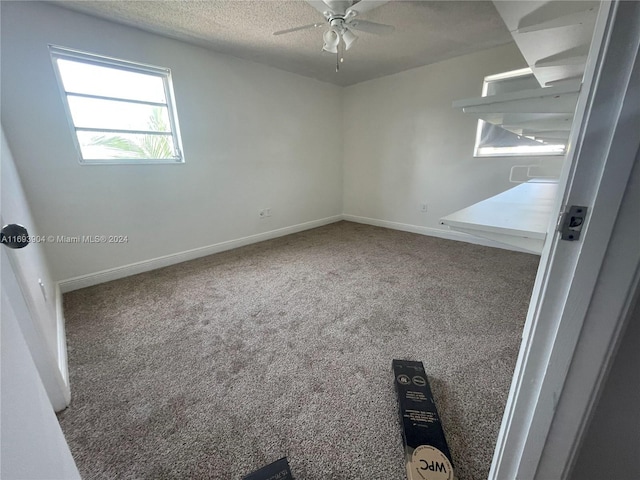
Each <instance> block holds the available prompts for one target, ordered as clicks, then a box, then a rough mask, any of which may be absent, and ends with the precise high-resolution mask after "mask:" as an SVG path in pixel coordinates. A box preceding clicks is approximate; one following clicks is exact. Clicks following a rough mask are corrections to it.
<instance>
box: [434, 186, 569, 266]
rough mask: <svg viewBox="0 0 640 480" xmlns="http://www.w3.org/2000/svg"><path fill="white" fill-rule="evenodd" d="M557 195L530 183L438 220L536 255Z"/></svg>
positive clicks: (552, 191) (538, 252) (552, 187)
mask: <svg viewBox="0 0 640 480" xmlns="http://www.w3.org/2000/svg"><path fill="white" fill-rule="evenodd" d="M557 191H558V184H557V183H556V182H549V181H540V180H532V181H530V182H527V183H522V184H520V185H518V186H516V187H514V188H512V189H510V190H507V191H506V192H502V193H500V194H498V195H495V196H493V197H490V198H487V199H486V200H483V201H481V202H479V203H476V204H474V205H471V206H470V207H467V208H464V209H462V210H459V211H457V212H454V213H452V214H451V215H447V216H446V217H443V218H441V219H440V222H441V223H442V224H443V225H447V226H449V228H451V229H453V230H458V231H461V232H464V233H469V234H471V235H476V236H479V237H483V238H488V239H490V240H494V241H497V242H500V243H504V244H507V245H513V246H516V247H519V248H522V249H524V250H526V251H528V252H531V253H536V254H538V255H539V254H540V253H541V252H542V246H543V245H544V241H545V238H546V234H547V228H548V226H549V221H550V220H551V216H552V214H553V211H552V210H553V205H554V201H555V198H556V194H557Z"/></svg>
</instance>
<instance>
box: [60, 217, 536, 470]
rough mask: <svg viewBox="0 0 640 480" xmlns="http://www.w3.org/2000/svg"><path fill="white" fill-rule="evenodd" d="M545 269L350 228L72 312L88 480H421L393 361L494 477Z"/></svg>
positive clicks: (208, 260) (109, 295) (158, 277)
mask: <svg viewBox="0 0 640 480" xmlns="http://www.w3.org/2000/svg"><path fill="white" fill-rule="evenodd" d="M537 264H538V257H536V256H534V255H527V254H521V253H514V252H509V251H504V250H498V249H492V248H487V247H481V246H477V245H470V244H465V243H461V242H453V241H447V240H442V239H437V238H431V237H426V236H421V235H416V234H411V233H406V232H398V231H393V230H387V229H383V228H377V227H372V226H367V225H359V224H354V223H348V222H339V223H336V224H332V225H328V226H325V227H321V228H317V229H314V230H309V231H306V232H302V233H298V234H295V235H289V236H287V237H282V238H279V239H275V240H270V241H267V242H263V243H260V244H255V245H250V246H247V247H243V248H240V249H237V250H232V251H228V252H224V253H220V254H216V255H212V256H209V257H205V258H201V259H198V260H194V261H190V262H186V263H182V264H180V265H175V266H172V267H167V268H163V269H161V270H156V271H153V272H148V273H144V274H141V275H136V276H133V277H129V278H125V279H122V280H117V281H114V282H110V283H106V284H102V285H98V286H95V287H91V288H86V289H82V290H78V291H75V292H71V293H68V294H66V295H65V296H64V308H65V315H66V320H67V335H68V344H69V365H70V375H71V388H72V395H73V399H72V402H71V406H70V407H69V408H68V409H67V410H65V411H64V412H63V413H61V414H60V415H59V419H60V423H61V425H62V429H63V431H64V433H65V436H66V438H67V440H68V442H69V445H70V447H71V451H72V452H73V455H74V457H75V459H76V462H77V464H78V467H79V469H80V472H81V474H82V476H83V478H85V479H94V478H148V479H169V478H189V479H197V478H216V479H239V478H241V477H242V476H243V475H244V474H247V473H249V472H251V471H253V470H255V469H257V468H259V467H261V466H262V465H264V464H266V463H269V462H272V461H274V460H276V459H278V458H280V457H282V456H287V457H288V458H289V461H290V464H291V469H292V471H293V473H294V476H295V477H296V478H297V479H299V480H320V479H323V480H324V479H381V480H385V479H388V480H392V479H402V478H404V475H405V473H404V464H403V456H402V443H401V433H400V422H399V419H398V413H397V402H396V396H395V391H394V379H393V375H392V373H391V360H392V359H393V358H406V359H414V360H420V361H423V362H424V365H425V368H426V370H427V373H428V375H429V380H430V382H431V387H432V390H433V393H434V396H435V400H436V404H437V406H438V410H439V413H440V416H441V418H442V421H443V424H444V429H445V433H446V436H447V439H448V442H449V446H450V449H451V452H452V455H453V460H454V465H455V467H456V470H457V475H458V478H459V479H460V480H464V479H481V478H486V476H487V474H488V471H489V466H490V463H491V457H492V453H493V448H494V444H495V441H496V437H497V432H498V429H499V424H500V420H501V418H502V412H503V410H504V405H505V402H506V398H507V393H508V389H509V385H510V382H511V376H512V372H513V368H514V366H515V360H516V356H517V352H518V348H519V342H520V334H521V332H522V327H523V324H524V319H525V315H526V310H527V305H528V302H529V297H530V293H531V289H532V286H533V280H534V277H535V272H536V268H537Z"/></svg>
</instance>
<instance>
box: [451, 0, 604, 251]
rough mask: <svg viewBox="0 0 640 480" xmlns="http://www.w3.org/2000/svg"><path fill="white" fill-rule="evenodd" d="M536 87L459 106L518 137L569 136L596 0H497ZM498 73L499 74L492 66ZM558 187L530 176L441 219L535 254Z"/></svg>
mask: <svg viewBox="0 0 640 480" xmlns="http://www.w3.org/2000/svg"><path fill="white" fill-rule="evenodd" d="M493 3H494V5H495V7H496V10H497V11H498V13H499V14H500V16H501V17H502V19H503V20H504V23H505V25H506V26H507V28H508V29H509V31H510V32H511V36H512V37H513V40H514V41H515V43H516V45H517V46H518V48H519V49H520V52H521V53H522V56H523V57H524V59H525V61H526V62H527V64H528V65H529V68H531V71H532V72H533V75H534V76H535V78H536V80H537V81H538V83H539V85H540V88H535V89H529V90H522V91H519V92H510V93H505V94H499V95H492V96H486V97H478V98H471V99H466V100H458V101H456V102H454V103H453V107H454V108H459V109H462V111H464V112H465V113H468V114H471V115H474V116H476V117H477V118H480V119H482V120H484V121H486V122H489V123H492V124H494V125H498V126H501V127H502V128H504V129H506V130H509V131H511V132H513V133H515V134H518V135H524V136H527V137H534V138H536V139H538V140H542V141H547V142H551V143H553V141H554V140H555V141H557V140H561V141H566V140H567V139H568V138H569V134H570V131H571V126H572V123H573V115H574V111H575V108H576V104H577V101H578V96H579V94H580V87H581V85H582V77H583V75H584V71H585V65H586V61H587V56H588V54H589V48H590V46H591V40H592V37H593V30H594V27H595V22H596V17H597V15H598V11H599V8H600V2H598V1H581V0H574V1H517V0H516V1H513V0H512V1H502V0H500V1H494V2H493ZM495 73H500V72H495ZM557 189H558V185H557V184H556V183H551V182H548V181H542V182H541V181H530V182H527V183H523V184H521V185H518V186H517V187H514V188H512V189H510V190H507V191H506V192H503V193H501V194H499V195H496V196H494V197H491V198H488V199H486V200H483V201H482V202H479V203H476V204H475V205H471V206H470V207H467V208H464V209H462V210H460V211H458V212H455V213H452V214H451V215H447V216H446V217H444V218H442V219H441V221H442V223H443V224H444V225H448V226H449V227H450V228H452V229H455V230H459V231H462V232H465V233H469V234H472V235H476V236H480V237H485V238H489V239H492V240H495V241H497V242H501V243H504V244H508V245H512V246H516V247H519V248H521V249H524V250H526V251H529V252H532V253H538V254H539V253H540V252H541V251H542V246H543V245H544V240H545V236H546V233H547V228H548V226H549V222H550V221H551V216H552V215H553V212H552V209H553V205H554V202H555V197H556V193H557Z"/></svg>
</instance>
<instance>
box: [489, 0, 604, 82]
mask: <svg viewBox="0 0 640 480" xmlns="http://www.w3.org/2000/svg"><path fill="white" fill-rule="evenodd" d="M493 3H494V5H495V7H496V10H497V11H498V13H499V14H500V16H501V17H502V19H503V20H504V23H505V25H506V26H507V28H508V29H509V31H510V32H511V36H512V37H513V40H514V41H515V42H516V45H517V46H518V48H519V49H520V52H521V53H522V56H523V57H524V58H525V60H526V62H527V64H528V65H529V67H531V69H532V71H533V74H534V75H535V77H536V79H537V80H538V82H539V83H540V85H541V86H543V87H544V86H548V85H554V84H557V82H560V81H563V80H566V79H574V80H581V79H582V76H583V74H584V68H585V64H586V60H587V54H588V53H589V47H590V45H591V39H592V37H593V29H594V27H595V22H596V17H597V14H598V9H599V5H600V2H598V1H579V0H574V1H526V2H522V1H495V2H493Z"/></svg>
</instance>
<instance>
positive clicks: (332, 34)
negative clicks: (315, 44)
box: [322, 28, 340, 53]
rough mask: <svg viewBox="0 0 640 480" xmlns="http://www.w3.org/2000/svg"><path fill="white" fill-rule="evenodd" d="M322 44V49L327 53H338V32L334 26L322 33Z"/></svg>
mask: <svg viewBox="0 0 640 480" xmlns="http://www.w3.org/2000/svg"><path fill="white" fill-rule="evenodd" d="M322 39H323V40H324V45H323V46H322V50H324V51H325V52H329V53H338V44H339V43H340V33H339V32H338V30H337V29H335V28H330V29H329V30H327V31H326V32H324V35H322Z"/></svg>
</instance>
